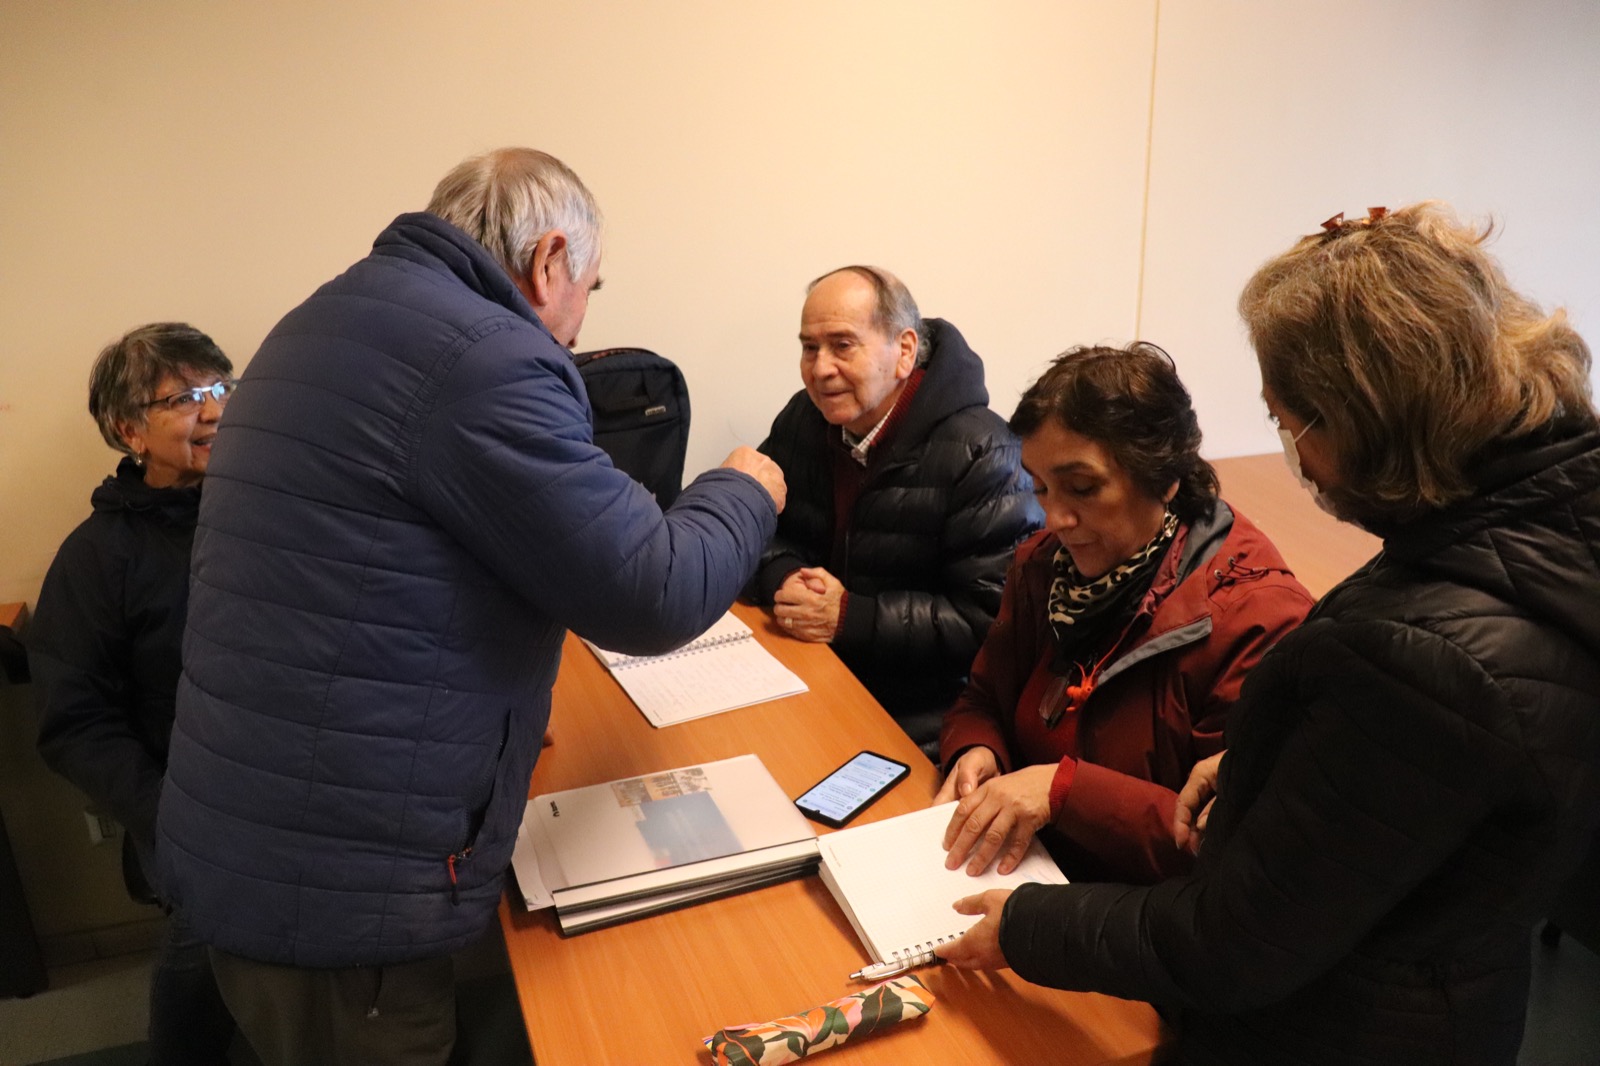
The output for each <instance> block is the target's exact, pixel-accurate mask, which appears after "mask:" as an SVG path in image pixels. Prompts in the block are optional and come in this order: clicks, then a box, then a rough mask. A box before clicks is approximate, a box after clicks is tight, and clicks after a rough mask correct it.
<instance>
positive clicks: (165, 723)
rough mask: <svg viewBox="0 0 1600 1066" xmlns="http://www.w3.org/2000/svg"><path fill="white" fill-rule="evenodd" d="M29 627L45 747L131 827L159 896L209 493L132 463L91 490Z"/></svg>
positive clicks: (61, 768)
mask: <svg viewBox="0 0 1600 1066" xmlns="http://www.w3.org/2000/svg"><path fill="white" fill-rule="evenodd" d="M89 502H90V506H91V507H92V508H93V512H92V513H91V514H90V515H89V517H88V518H86V519H85V520H84V521H83V523H82V524H81V525H79V526H78V528H76V529H74V530H73V531H72V532H71V533H70V534H68V535H67V539H66V540H65V541H63V542H62V544H61V549H60V550H59V551H58V552H56V557H55V561H54V562H52V563H51V564H50V570H49V572H48V573H47V574H46V575H45V579H44V587H43V588H42V589H41V590H40V592H39V602H38V605H37V607H36V608H35V610H34V614H33V621H32V623H31V624H30V625H29V627H28V632H27V644H28V667H29V670H30V672H31V673H32V675H33V695H34V701H35V704H36V706H37V708H38V715H39V754H40V755H41V756H43V757H44V761H45V763H46V764H47V765H49V767H50V768H51V769H52V770H54V771H55V772H56V773H58V774H60V775H61V776H62V777H65V778H66V779H67V780H68V781H71V782H72V783H73V784H74V785H76V786H78V788H79V789H81V790H82V791H83V793H84V794H85V795H87V796H88V797H89V798H90V799H91V800H93V801H94V803H95V805H96V806H97V807H99V808H100V809H101V810H102V811H104V812H105V813H106V814H108V815H110V816H111V817H113V818H115V819H116V820H117V821H118V822H120V823H121V824H122V826H123V828H124V829H126V830H127V835H126V836H125V837H124V838H123V850H124V855H123V876H124V878H125V879H126V880H127V882H128V891H129V893H130V894H132V895H133V896H134V897H135V898H140V899H143V898H148V896H149V893H150V889H149V886H148V883H147V879H148V874H149V872H150V871H152V870H153V869H154V866H153V864H152V862H151V858H152V853H153V851H154V848H155V834H156V801H157V800H158V799H159V798H160V796H161V777H162V774H163V773H164V772H165V771H166V768H167V743H168V740H169V738H170V737H171V735H172V702H173V693H174V692H175V691H176V690H177V687H178V674H179V672H180V671H179V662H178V649H179V645H180V644H181V642H182V639H183V619H184V612H185V610H186V608H187V605H188V601H189V549H190V546H191V545H192V543H193V541H194V524H195V516H196V515H197V514H198V513H199V509H200V489H199V487H198V486H196V487H193V488H181V489H179V488H172V489H153V488H151V487H149V486H148V485H146V484H145V482H144V472H143V471H142V470H141V469H140V468H139V467H138V465H137V464H135V463H134V461H133V460H132V459H123V460H122V462H121V463H120V464H118V466H117V472H116V475H115V476H114V477H108V478H106V479H105V481H103V482H101V483H100V485H99V486H98V487H96V488H95V490H94V492H93V493H92V494H91V495H90V497H89Z"/></svg>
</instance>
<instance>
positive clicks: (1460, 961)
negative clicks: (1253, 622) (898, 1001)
mask: <svg viewBox="0 0 1600 1066" xmlns="http://www.w3.org/2000/svg"><path fill="white" fill-rule="evenodd" d="M1487 235H1488V234H1487V231H1486V230H1478V229H1475V228H1472V227H1468V226H1463V225H1462V224H1460V223H1459V222H1457V221H1456V220H1455V218H1454V216H1453V215H1452V214H1451V213H1450V212H1449V210H1448V209H1447V208H1445V207H1443V206H1442V205H1439V204H1434V203H1423V204H1417V205H1414V206H1411V207H1407V208H1404V209H1401V210H1398V211H1394V212H1385V211H1383V210H1382V209H1373V210H1372V212H1371V213H1370V214H1369V215H1368V216H1367V217H1366V218H1362V219H1356V220H1346V219H1344V218H1343V217H1342V216H1337V217H1335V218H1333V219H1329V220H1328V222H1326V223H1324V231H1323V232H1321V233H1317V234H1314V235H1312V236H1310V237H1306V238H1304V239H1303V240H1301V241H1300V242H1299V243H1297V244H1296V245H1295V246H1294V247H1293V248H1291V249H1290V250H1289V251H1288V252H1286V253H1284V254H1283V255H1281V256H1279V257H1277V258H1276V259H1273V260H1271V261H1270V262H1268V263H1267V264H1266V265H1265V266H1263V267H1262V268H1261V269H1260V270H1259V271H1258V272H1257V273H1256V275H1255V276H1254V277H1253V278H1252V279H1251V280H1250V282H1249V284H1248V285H1247V286H1246V287H1245V290H1244V295H1243V296H1242V297H1241V299H1240V310H1241V312H1242V314H1243V316H1244V319H1245V322H1246V324H1247V326H1248V327H1249V331H1250V338H1251V342H1252V344H1253V345H1254V347H1255V351H1256V356H1257V359H1258V361H1259V363H1260V366H1261V376H1262V382H1263V389H1262V393H1263V396H1264V398H1265V400H1266V404H1267V407H1268V409H1269V410H1270V411H1271V412H1272V414H1273V416H1274V417H1275V418H1276V419H1277V421H1278V423H1279V425H1280V427H1281V430H1282V433H1283V437H1284V444H1285V451H1286V453H1287V455H1288V457H1289V461H1290V465H1291V467H1293V468H1294V469H1295V471H1296V473H1297V474H1299V475H1300V476H1301V477H1302V479H1303V480H1304V481H1305V482H1307V483H1308V485H1309V486H1310V487H1312V488H1313V489H1314V491H1315V492H1316V493H1317V494H1318V495H1319V496H1320V497H1321V498H1322V500H1323V501H1324V502H1325V504H1326V505H1327V506H1328V507H1329V508H1331V509H1332V511H1333V512H1334V514H1335V515H1336V516H1337V517H1339V518H1342V519H1344V520H1345V521H1348V522H1352V523H1355V524H1357V525H1360V526H1362V527H1363V528H1365V529H1367V530H1369V531H1371V532H1373V533H1376V534H1378V535H1379V536H1381V537H1382V538H1383V550H1382V552H1381V553H1380V554H1379V555H1378V556H1377V557H1375V558H1374V559H1373V560H1371V561H1370V562H1369V563H1367V564H1366V565H1365V566H1364V567H1362V568H1361V569H1360V570H1358V571H1357V572H1356V573H1355V574H1354V575H1352V576H1351V577H1350V578H1348V579H1347V580H1346V581H1344V582H1343V583H1342V584H1340V585H1339V586H1338V587H1336V588H1334V589H1333V590H1332V591H1331V592H1329V593H1328V594H1327V595H1326V596H1325V597H1323V598H1322V600H1321V601H1320V602H1319V603H1318V604H1317V607H1316V608H1315V609H1314V610H1313V611H1312V613H1311V615H1310V617H1308V618H1307V619H1306V622H1305V624H1304V625H1302V626H1300V628H1298V629H1297V630H1295V631H1294V632H1293V633H1291V634H1289V635H1288V636H1287V637H1285V638H1284V639H1283V641H1282V642H1280V643H1279V644H1278V645H1277V647H1275V648H1274V649H1273V650H1272V651H1271V652H1269V653H1268V654H1267V655H1266V657H1265V658H1264V659H1262V661H1261V663H1260V665H1259V666H1258V667H1257V668H1256V670H1255V672H1254V673H1252V674H1251V676H1250V679H1249V680H1248V681H1247V682H1246V684H1245V687H1244V692H1243V695H1242V697H1241V699H1240V701H1239V704H1238V706H1237V707H1235V709H1234V713H1233V715H1232V717H1231V718H1230V720H1229V723H1228V729H1227V734H1226V739H1227V742H1228V743H1227V751H1226V753H1225V754H1224V755H1223V756H1222V758H1221V766H1220V772H1217V771H1215V770H1214V769H1213V768H1212V767H1210V766H1204V767H1202V768H1198V773H1197V776H1196V779H1195V780H1194V781H1193V782H1191V787H1186V789H1185V791H1184V795H1183V797H1182V799H1183V802H1184V805H1185V807H1187V808H1188V809H1189V810H1190V811H1195V810H1198V809H1200V808H1201V807H1202V806H1203V805H1204V803H1205V800H1206V799H1207V797H1208V795H1209V794H1210V792H1211V790H1212V789H1211V785H1210V784H1208V782H1211V781H1214V785H1215V806H1214V807H1213V808H1212V809H1211V813H1210V816H1209V820H1208V824H1207V825H1206V826H1205V828H1204V834H1203V838H1202V840H1201V843H1200V847H1199V855H1198V858H1197V860H1196V866H1195V869H1194V871H1193V873H1191V874H1190V875H1189V876H1188V877H1185V878H1181V879H1174V880H1171V881H1167V882H1164V883H1162V884H1159V885H1156V886H1153V887H1148V888H1138V887H1131V886H1127V885H1069V886H1060V887H1044V886H1039V885H1034V886H1027V887H1023V888H1020V889H1018V890H1017V891H1016V892H1014V893H1010V894H1007V893H1000V892H990V893H983V894H981V895H978V896H973V897H970V898H969V899H966V900H963V901H961V902H960V903H959V904H958V905H957V906H958V908H960V909H962V910H963V911H964V913H968V914H979V913H981V914H984V915H985V917H984V918H983V920H982V921H980V922H979V923H978V924H977V925H976V926H974V927H973V929H972V930H970V931H969V932H968V933H967V934H966V936H965V937H963V938H962V940H961V941H959V942H957V943H956V944H955V945H952V947H951V948H950V949H949V950H947V951H946V952H943V953H942V954H945V955H946V956H947V958H949V960H950V961H951V962H954V963H955V964H957V965H960V966H972V967H995V966H1005V965H1010V966H1013V967H1015V968H1016V970H1017V972H1018V973H1019V974H1021V975H1023V976H1024V977H1026V978H1028V979H1029V980H1032V981H1037V982H1040V983H1042V984H1048V985H1053V986H1055V987H1059V988H1069V989H1080V990H1092V991H1097V992H1104V993H1109V994H1111V995H1116V996H1122V997H1124V998H1128V999H1143V1000H1149V1001H1151V1002H1153V1003H1155V1004H1157V1005H1158V1006H1161V1007H1163V1008H1164V1009H1165V1010H1166V1011H1168V1012H1169V1016H1170V1017H1171V1018H1172V1019H1173V1020H1174V1022H1175V1023H1176V1030H1177V1036H1178V1043H1179V1053H1180V1055H1181V1057H1182V1059H1183V1060H1184V1061H1187V1062H1202V1063H1227V1064H1229V1066H1240V1064H1249V1063H1274V1064H1276V1063H1288V1062H1294V1063H1303V1062H1304V1063H1355V1062H1360V1063H1366V1064H1374V1066H1376V1064H1384V1063H1392V1064H1396V1066H1400V1064H1404V1066H1423V1064H1430V1063H1441V1064H1442V1063H1452V1064H1465V1063H1472V1064H1503V1066H1510V1064H1512V1063H1514V1062H1515V1061H1516V1059H1517V1050H1518V1046H1519V1044H1520V1043H1521V1039H1522V1031H1523V1019H1524V1016H1525V1014H1526V1010H1527V1002H1528V989H1529V980H1530V961H1529V954H1530V941H1531V933H1532V929H1533V926H1534V923H1535V922H1536V921H1538V920H1539V919H1540V918H1542V917H1543V916H1544V915H1545V914H1546V913H1547V908H1548V907H1549V905H1550V903H1551V901H1552V899H1553V898H1554V896H1555V893H1556V892H1557V890H1558V889H1559V887H1560V886H1561V884H1562V882H1563V881H1564V879H1565V877H1566V876H1567V875H1568V874H1569V873H1570V872H1571V870H1572V869H1573V868H1574V867H1575V866H1576V864H1577V862H1578V859H1579V857H1580V856H1581V854H1582V851H1583V849H1584V847H1585V846H1586V845H1587V842H1588V841H1589V839H1590V837H1591V835H1592V834H1593V832H1594V828H1595V824H1596V821H1597V820H1600V419H1597V417H1596V412H1595V410H1594V407H1593V405H1592V402H1591V399H1590V384H1589V365H1590V359H1589V349H1588V347H1587V346H1586V345H1585V343H1584V341H1583V339H1582V338H1581V337H1579V336H1578V334H1577V333H1576V332H1575V331H1574V330H1573V329H1572V327H1571V325H1570V324H1569V323H1568V321H1567V318H1566V316H1565V315H1564V314H1563V313H1562V312H1560V311H1557V312H1555V313H1553V314H1546V313H1544V312H1543V311H1541V310H1540V309H1539V308H1538V307H1537V306H1536V305H1535V304H1534V303H1533V302H1532V301H1530V300H1528V299H1527V298H1526V297H1524V296H1523V295H1521V294H1520V293H1518V292H1517V291H1516V290H1515V289H1513V288H1512V287H1511V286H1510V285H1509V283H1508V282H1507V281H1506V279H1505V276H1504V274H1503V273H1502V272H1501V269H1500V267H1499V265H1498V264H1497V263H1496V262H1495V261H1494V260H1493V259H1492V258H1491V257H1490V256H1489V255H1488V253H1487V252H1486V251H1485V250H1484V248H1483V243H1484V241H1485V239H1486V237H1487ZM1182 820H1183V821H1184V823H1185V824H1184V834H1183V835H1185V836H1187V835H1189V830H1190V828H1191V825H1192V822H1191V821H1190V820H1189V819H1187V818H1185V819H1182Z"/></svg>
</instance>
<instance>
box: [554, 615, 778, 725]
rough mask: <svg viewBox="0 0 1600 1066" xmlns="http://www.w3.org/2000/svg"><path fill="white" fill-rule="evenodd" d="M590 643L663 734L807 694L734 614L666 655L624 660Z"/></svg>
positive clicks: (630, 697) (645, 714)
mask: <svg viewBox="0 0 1600 1066" xmlns="http://www.w3.org/2000/svg"><path fill="white" fill-rule="evenodd" d="M584 643H586V644H589V648H590V650H591V651H593V652H594V654H595V657H596V658H597V659H599V660H600V662H601V664H602V665H604V666H605V668H606V669H607V670H609V671H610V672H611V676H612V677H614V678H616V679H617V684H619V685H621V686H622V689H623V691H624V692H626V693H627V694H628V698H629V699H631V700H633V703H634V706H636V707H638V708H639V711H640V713H642V714H643V715H644V716H645V718H646V719H647V720H648V721H649V722H650V724H651V725H653V726H655V727H656V728H658V729H659V728H660V727H662V726H664V725H675V724H677V723H678V722H687V721H690V720H691V719H694V718H704V717H705V716H706V715H710V714H720V713H722V712H723V711H731V710H733V709H734V708H736V707H748V706H749V705H750V704H752V703H763V702H765V701H767V700H776V699H781V698H783V697H784V696H795V695H798V694H799V693H802V692H805V691H806V683H805V682H804V681H801V680H800V679H799V678H798V677H796V676H795V675H794V673H793V672H792V671H790V670H789V669H788V668H787V667H785V666H784V665H783V664H782V663H780V662H779V661H778V660H777V659H775V658H773V655H772V653H771V652H769V651H767V649H766V648H763V647H762V646H761V643H760V642H759V641H757V640H756V636H755V634H754V633H753V632H751V631H750V627H749V626H747V625H745V624H744V622H743V621H741V620H740V619H739V618H738V617H736V616H735V615H734V614H733V613H732V612H731V611H730V612H728V613H727V614H724V615H723V616H722V617H721V618H719V619H718V620H717V622H716V624H715V625H713V626H712V627H711V628H710V629H708V630H706V631H705V632H704V633H702V634H700V635H699V636H698V637H696V638H695V639H694V640H691V641H690V642H689V643H687V644H685V645H684V646H683V647H681V648H678V649H677V650H676V651H670V652H667V653H666V654H665V655H624V654H623V653H621V652H615V651H608V650H606V649H605V648H602V647H599V646H598V645H596V644H593V643H590V642H588V641H585V642H584Z"/></svg>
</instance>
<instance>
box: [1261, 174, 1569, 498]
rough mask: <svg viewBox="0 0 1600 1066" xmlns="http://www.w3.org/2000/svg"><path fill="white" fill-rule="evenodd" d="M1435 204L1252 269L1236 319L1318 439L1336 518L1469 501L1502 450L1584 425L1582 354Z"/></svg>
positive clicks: (1323, 236)
mask: <svg viewBox="0 0 1600 1066" xmlns="http://www.w3.org/2000/svg"><path fill="white" fill-rule="evenodd" d="M1493 228H1494V227H1493V225H1492V224H1489V225H1484V226H1482V227H1481V228H1475V227H1470V226H1466V225H1463V224H1462V223H1461V222H1459V221H1458V220H1457V219H1456V216H1455V214H1454V212H1453V211H1451V209H1450V208H1449V207H1448V206H1447V205H1445V204H1443V203H1440V202H1438V201H1426V202H1423V203H1418V204H1413V205H1411V206H1409V207H1404V208H1401V209H1399V210H1396V211H1391V212H1387V213H1385V212H1383V211H1382V210H1381V209H1374V210H1373V212H1372V215H1371V216H1369V217H1368V218H1363V219H1355V220H1351V221H1344V220H1342V219H1333V220H1330V221H1329V222H1328V223H1326V224H1325V229H1324V232H1322V233H1318V234H1313V235H1312V236H1309V237H1305V238H1303V239H1301V240H1300V241H1299V242H1298V243H1296V244H1295V246H1294V247H1293V248H1291V249H1290V250H1289V251H1287V252H1285V253H1284V254H1283V255H1280V256H1278V257H1277V258H1275V259H1273V260H1271V261H1269V262H1268V263H1266V264H1265V265H1264V266H1262V267H1261V269H1260V270H1258V271H1257V272H1256V274H1255V276H1254V277H1252V278H1251V279H1250V281H1249V283H1248V284H1247V285H1245V288H1244V292H1243V294H1242V295H1241V296H1240V297H1239V313H1240V314H1241V315H1242V316H1243V318H1244V321H1245V324H1246V326H1247V327H1248V328H1249V331H1250V340H1251V343H1252V344H1253V345H1254V346H1255V350H1256V357H1257V359H1258V360H1259V361H1260V363H1261V377H1262V381H1263V383H1264V385H1265V386H1266V388H1267V390H1268V391H1270V392H1271V393H1272V395H1273V397H1274V398H1275V399H1276V400H1277V402H1278V403H1280V404H1282V405H1283V406H1284V407H1285V408H1287V409H1288V410H1289V411H1291V412H1292V413H1293V414H1295V415H1296V416H1297V417H1298V418H1300V419H1303V420H1304V421H1305V422H1307V423H1308V424H1309V423H1312V422H1315V423H1316V425H1317V426H1318V427H1319V428H1320V429H1321V430H1322V431H1323V432H1324V433H1325V434H1326V437H1327V439H1328V441H1329V443H1330V446H1331V448H1332V450H1333V453H1334V455H1335V456H1336V458H1337V461H1338V465H1339V471H1340V475H1341V477H1340V480H1341V482H1342V487H1336V488H1332V489H1330V490H1328V491H1327V496H1328V497H1329V499H1330V501H1331V502H1332V503H1333V505H1334V507H1335V508H1336V509H1337V510H1338V511H1339V513H1340V514H1341V515H1342V516H1344V517H1346V518H1349V519H1352V520H1354V521H1357V522H1360V523H1362V524H1364V525H1369V526H1382V525H1387V524H1392V523H1395V522H1401V521H1405V520H1407V519H1409V518H1413V517H1415V516H1416V515H1418V514H1421V513H1423V512H1426V511H1428V510H1432V509H1436V508H1440V507H1445V506H1448V505H1449V504H1451V503H1454V502H1456V501H1458V500H1461V499H1464V498H1465V497H1467V496H1469V495H1471V494H1472V493H1473V491H1474V488H1475V486H1474V484H1473V481H1472V469H1473V467H1474V466H1475V465H1476V464H1477V463H1480V462H1482V461H1483V460H1485V459H1488V458H1491V457H1492V456H1493V454H1494V452H1495V450H1496V446H1497V445H1499V444H1501V443H1502V442H1505V441H1509V440H1513V439H1516V438H1518V437H1523V436H1527V435H1529V434H1533V433H1536V432H1538V431H1540V430H1541V429H1543V428H1545V427H1547V426H1549V425H1550V424H1551V423H1555V422H1563V421H1567V422H1573V423H1575V424H1579V425H1588V426H1593V425H1594V424H1595V420H1596V419H1595V411H1594V407H1593V404H1592V402H1591V400H1590V393H1589V347H1588V345H1587V344H1585V343H1584V340H1583V338H1582V337H1580V336H1578V334H1577V332H1576V331H1575V330H1573V328H1572V327H1571V325H1570V324H1569V323H1568V321H1567V316H1566V312H1564V311H1561V310H1556V311H1554V312H1553V313H1550V314H1546V313H1545V312H1543V311H1542V310H1540V308H1539V307H1538V305H1536V304H1535V303H1534V302H1533V301H1532V300H1529V299H1528V298H1527V297H1525V296H1523V295H1522V294H1521V293H1519V292H1517V291H1516V290H1515V289H1513V288H1512V287H1511V285H1510V284H1509V283H1508V282H1507V281H1506V278H1505V274H1504V273H1503V272H1502V271H1501V269H1500V266H1499V264H1498V263H1497V262H1496V261H1495V260H1494V258H1493V257H1492V256H1490V255H1489V253H1488V252H1487V251H1486V250H1485V249H1484V243H1485V242H1486V241H1487V240H1488V238H1489V236H1490V234H1491V233H1492V232H1493Z"/></svg>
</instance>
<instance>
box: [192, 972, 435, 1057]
mask: <svg viewBox="0 0 1600 1066" xmlns="http://www.w3.org/2000/svg"><path fill="white" fill-rule="evenodd" d="M210 955H211V965H212V969H213V970H214V971H215V972H216V976H217V987H218V988H220V989H221V990H222V998H223V999H224V1000H226V1001H227V1004H228V1007H229V1009H231V1010H232V1011H233V1017H234V1018H235V1019H236V1020H237V1021H238V1023H239V1029H240V1031H241V1032H243V1033H244V1035H245V1038H246V1039H248V1040H249V1041H250V1046H251V1047H252V1048H254V1049H255V1053H256V1055H257V1057H259V1058H260V1059H261V1062H262V1064H263V1066H321V1064H327V1066H368V1064H371V1066H387V1064H390V1063H393V1064H396V1066H445V1064H446V1063H447V1062H448V1061H449V1059H450V1049H451V1048H452V1047H453V1046H454V1044H455V1040H456V1000H455V964H454V962H453V961H452V960H451V959H450V957H449V956H448V955H447V956H444V957H443V958H438V959H424V960H422V961H420V962H407V963H397V964H395V965H393V966H348V967H345V968H343V969H337V970H310V969H302V968H300V967H297V966H277V965H273V964H272V963H265V962H255V961H253V960H251V959H245V958H240V957H239V956H237V955H229V954H227V953H226V952H222V951H218V950H217V949H216V948H212V949H210Z"/></svg>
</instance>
